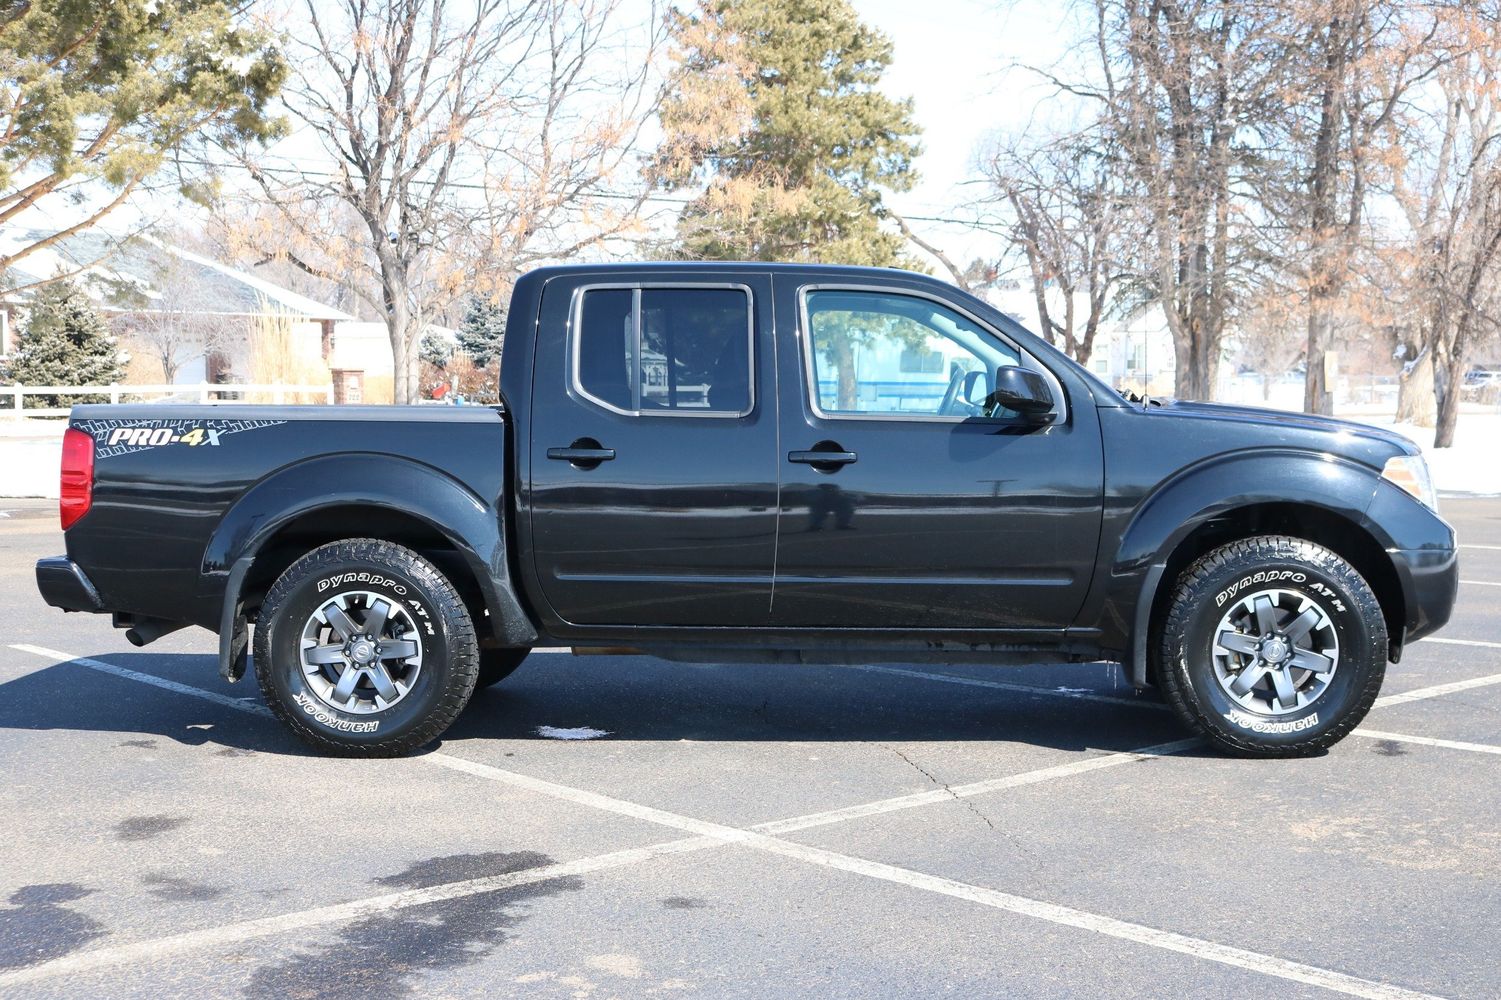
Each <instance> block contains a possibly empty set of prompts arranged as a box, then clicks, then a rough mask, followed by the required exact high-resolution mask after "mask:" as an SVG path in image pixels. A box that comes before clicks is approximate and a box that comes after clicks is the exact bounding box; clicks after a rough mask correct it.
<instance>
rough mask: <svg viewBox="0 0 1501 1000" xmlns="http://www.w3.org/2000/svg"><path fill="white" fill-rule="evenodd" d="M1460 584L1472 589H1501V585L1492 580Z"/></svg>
mask: <svg viewBox="0 0 1501 1000" xmlns="http://www.w3.org/2000/svg"><path fill="white" fill-rule="evenodd" d="M1459 582H1460V583H1463V584H1468V585H1469V586H1471V587H1501V583H1495V582H1493V581H1491V580H1461V581H1459Z"/></svg>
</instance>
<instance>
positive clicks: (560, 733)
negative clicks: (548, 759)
mask: <svg viewBox="0 0 1501 1000" xmlns="http://www.w3.org/2000/svg"><path fill="white" fill-rule="evenodd" d="M537 735H538V736H540V737H542V738H543V739H545V740H597V739H599V738H600V737H601V736H609V735H610V734H609V733H608V732H606V731H605V730H603V729H590V728H589V727H588V726H579V727H578V728H577V729H559V728H557V727H556V726H538V727H537Z"/></svg>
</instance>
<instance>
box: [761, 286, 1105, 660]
mask: <svg viewBox="0 0 1501 1000" xmlns="http://www.w3.org/2000/svg"><path fill="white" fill-rule="evenodd" d="M776 284H777V295H778V299H777V315H778V317H779V321H783V319H784V318H786V317H795V318H796V319H795V322H796V324H797V327H796V330H795V331H792V330H787V331H785V332H784V339H783V341H782V344H783V346H784V349H783V351H782V368H781V385H782V387H783V391H782V399H781V423H782V441H781V448H780V449H779V454H778V459H779V463H780V466H781V477H782V500H781V526H780V543H779V546H778V550H777V574H776V587H775V597H774V601H773V609H772V616H773V622H774V624H776V625H779V626H789V627H826V628H834V627H849V628H902V629H918V630H920V629H939V628H949V629H980V630H990V629H1028V630H1030V629H1048V630H1051V629H1060V628H1064V627H1067V626H1068V625H1069V624H1070V623H1071V622H1072V621H1073V618H1074V616H1075V615H1076V614H1077V612H1078V610H1079V607H1080V606H1081V604H1082V603H1083V600H1084V595H1085V591H1086V590H1087V588H1088V586H1089V582H1090V576H1091V568H1092V567H1093V565H1094V560H1095V549H1096V546H1097V544H1098V540H1099V534H1100V520H1101V502H1102V483H1103V475H1104V466H1103V459H1102V455H1101V446H1100V430H1099V421H1098V418H1097V417H1096V415H1095V411H1094V406H1093V402H1092V400H1091V399H1090V398H1089V396H1088V394H1087V392H1086V391H1084V390H1083V389H1082V388H1079V387H1077V386H1076V389H1077V393H1076V395H1075V396H1074V397H1073V398H1069V394H1068V393H1067V392H1066V391H1064V382H1059V381H1058V380H1057V376H1056V375H1055V374H1054V375H1050V376H1049V377H1050V378H1051V379H1052V380H1053V381H1054V382H1055V392H1056V393H1057V394H1058V395H1060V396H1061V397H1062V398H1061V399H1060V400H1059V401H1058V407H1057V409H1056V412H1055V421H1054V422H1053V423H1052V424H1049V425H1046V426H1038V425H1036V424H1033V423H1027V422H1025V421H1024V420H1023V419H1022V418H1021V417H1019V416H1018V415H1016V414H1008V413H1005V412H1002V413H999V414H994V415H990V416H987V415H986V414H987V412H989V411H988V410H987V406H986V397H987V396H988V395H989V392H990V383H991V381H992V379H993V373H994V371H995V369H996V367H997V366H999V365H1018V364H1019V365H1023V366H1026V367H1033V368H1037V369H1039V370H1044V369H1042V368H1041V366H1040V365H1039V363H1038V362H1036V361H1035V360H1034V359H1032V358H1030V357H1028V356H1027V355H1026V354H1025V352H1024V351H1023V350H1022V349H1021V348H1020V347H1019V346H1018V345H1017V344H1015V343H1013V342H1012V341H1011V340H1009V339H1008V338H1005V337H1003V336H1002V335H1000V334H999V333H998V332H997V331H996V330H995V329H993V328H992V327H991V326H989V325H987V324H986V323H983V322H981V321H980V320H979V319H978V318H977V317H976V316H975V315H973V314H971V313H969V312H962V311H960V310H959V309H956V308H952V307H950V306H949V305H946V304H945V303H944V302H942V301H939V300H938V299H937V298H935V297H933V296H931V295H930V294H928V293H926V292H924V291H922V290H921V288H919V287H917V286H908V285H904V284H901V283H896V284H894V285H893V286H891V287H887V286H884V285H883V286H875V285H871V286H864V285H855V286H851V285H839V286H817V285H802V284H800V283H798V282H797V281H796V280H795V279H789V278H784V277H782V276H778V277H777V279H776ZM789 326H790V323H789ZM1065 380H1068V376H1067V375H1066V374H1065Z"/></svg>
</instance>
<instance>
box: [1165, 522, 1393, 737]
mask: <svg viewBox="0 0 1501 1000" xmlns="http://www.w3.org/2000/svg"><path fill="white" fill-rule="evenodd" d="M1386 651H1387V636H1386V622H1385V619H1384V618H1383V616H1382V613H1381V605H1380V603H1379V602H1378V601H1377V600H1376V596H1375V594H1373V593H1372V592H1371V588H1370V586H1369V585H1368V584H1367V583H1366V581H1365V579H1364V578H1363V577H1362V576H1361V575H1360V574H1359V573H1358V572H1356V570H1355V568H1354V567H1353V566H1351V565H1350V564H1349V563H1348V562H1346V561H1345V560H1344V559H1342V558H1340V557H1339V556H1338V555H1336V554H1334V553H1333V552H1331V551H1329V550H1328V549H1326V548H1324V547H1323V546H1320V545H1316V544H1314V543H1313V542H1309V541H1306V540H1304V539H1300V538H1290V537H1286V536H1280V535H1276V536H1264V537H1258V538H1248V539H1243V540H1241V541H1237V542H1232V543H1230V544H1229V545H1225V546H1223V547H1222V548H1218V549H1215V550H1214V551H1213V552H1210V553H1209V554H1208V555H1206V556H1204V557H1203V558H1201V559H1200V560H1199V561H1198V562H1196V563H1194V564H1193V565H1192V566H1190V567H1189V568H1188V569H1187V570H1186V571H1185V572H1184V573H1183V575H1182V576H1181V577H1180V578H1179V579H1178V582H1177V586H1176V589H1175V590H1174V592H1173V595H1172V601H1171V603H1170V605H1169V607H1168V609H1167V615H1166V618H1165V619H1164V620H1163V625H1162V628H1161V630H1160V643H1159V645H1158V660H1157V675H1158V682H1159V684H1160V685H1161V687H1162V692H1163V695H1164V697H1166V699H1167V701H1168V704H1170V705H1172V707H1173V709H1174V710H1175V711H1176V712H1177V713H1178V715H1179V716H1180V717H1181V718H1182V719H1183V720H1184V721H1185V722H1187V723H1188V725H1189V727H1190V728H1192V729H1193V730H1195V731H1196V732H1198V733H1200V734H1201V735H1203V736H1205V737H1207V738H1208V739H1209V740H1210V741H1211V742H1212V743H1214V744H1215V745H1216V746H1218V747H1219V748H1220V749H1222V750H1226V751H1228V752H1230V753H1233V754H1237V755H1240V756H1248V757H1303V756H1309V755H1311V754H1315V753H1318V752H1320V751H1322V750H1325V749H1327V748H1328V747H1331V746H1333V745H1334V744H1335V743H1338V742H1339V741H1340V740H1342V739H1344V737H1345V736H1347V735H1348V734H1349V733H1350V731H1351V730H1353V729H1354V728H1355V727H1356V726H1357V725H1359V724H1360V721H1361V719H1363V718H1365V714H1366V712H1368V711H1369V710H1370V708H1371V705H1372V704H1373V703H1374V702H1375V700H1376V695H1377V692H1379V691H1380V689H1381V681H1382V678H1383V677H1384V676H1385V673H1386Z"/></svg>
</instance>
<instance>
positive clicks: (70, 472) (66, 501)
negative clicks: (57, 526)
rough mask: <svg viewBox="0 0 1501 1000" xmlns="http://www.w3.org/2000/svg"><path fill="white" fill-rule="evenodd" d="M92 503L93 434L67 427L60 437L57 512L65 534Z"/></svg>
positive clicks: (87, 510)
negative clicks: (61, 452)
mask: <svg viewBox="0 0 1501 1000" xmlns="http://www.w3.org/2000/svg"><path fill="white" fill-rule="evenodd" d="M93 502H94V438H93V435H91V434H88V433H86V432H84V431H81V430H79V429H78V428H76V427H69V428H68V431H67V433H66V434H64V435H63V474H62V487H61V489H60V490H59V492H58V502H57V510H58V513H59V514H60V515H61V516H62V521H63V530H64V531H67V530H68V529H69V528H71V527H72V526H73V525H74V523H76V522H77V521H78V519H79V518H80V517H83V515H85V514H87V513H88V512H89V505H90V504H92V503H93Z"/></svg>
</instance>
